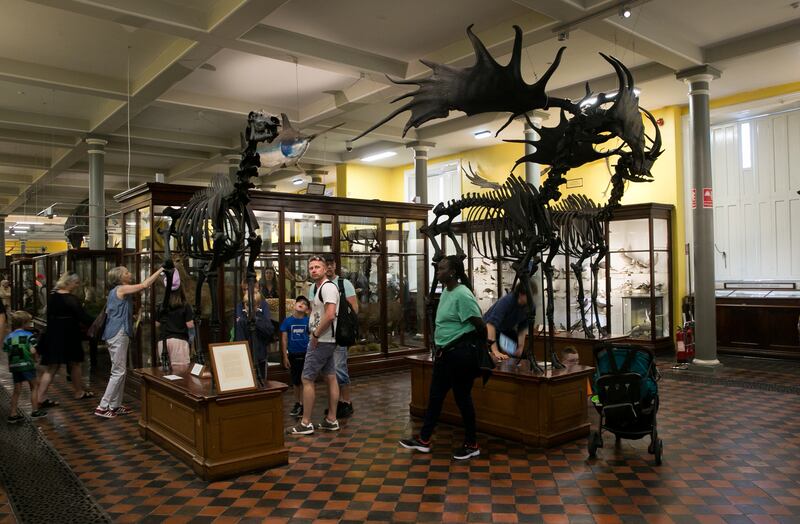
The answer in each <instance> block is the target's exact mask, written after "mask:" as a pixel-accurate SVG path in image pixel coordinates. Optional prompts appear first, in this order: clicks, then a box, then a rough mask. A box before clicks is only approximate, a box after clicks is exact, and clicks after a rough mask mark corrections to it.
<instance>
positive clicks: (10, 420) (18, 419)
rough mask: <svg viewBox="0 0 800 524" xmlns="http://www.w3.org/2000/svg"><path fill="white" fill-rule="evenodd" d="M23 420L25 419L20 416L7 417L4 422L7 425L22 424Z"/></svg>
mask: <svg viewBox="0 0 800 524" xmlns="http://www.w3.org/2000/svg"><path fill="white" fill-rule="evenodd" d="M23 420H25V417H23V416H22V415H9V416H8V417H7V418H6V422H8V423H9V424H16V423H17V422H22V421H23Z"/></svg>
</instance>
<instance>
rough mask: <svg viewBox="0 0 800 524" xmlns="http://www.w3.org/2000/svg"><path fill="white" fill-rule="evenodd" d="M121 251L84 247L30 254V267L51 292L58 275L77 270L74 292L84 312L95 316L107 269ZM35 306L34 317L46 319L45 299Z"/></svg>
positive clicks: (116, 262)
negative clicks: (31, 264) (77, 278)
mask: <svg viewBox="0 0 800 524" xmlns="http://www.w3.org/2000/svg"><path fill="white" fill-rule="evenodd" d="M121 255H122V252H121V250H119V249H113V248H110V249H106V250H92V249H87V248H80V249H68V250H66V251H59V252H57V253H50V254H48V255H43V256H38V257H34V259H33V261H34V268H35V270H36V272H37V274H40V271H41V274H42V275H44V277H45V278H44V279H43V280H44V281H45V282H47V286H46V288H47V291H48V292H49V291H51V290H52V289H53V288H54V287H55V284H56V282H57V281H58V279H59V277H60V276H61V275H62V274H63V273H64V272H66V271H71V272H74V273H77V274H78V276H79V277H80V279H81V285H80V287H78V289H76V290H75V291H74V294H75V295H76V296H77V297H78V298H79V299H80V301H81V303H82V304H83V307H84V308H85V309H86V312H87V313H88V314H89V315H91V316H96V315H97V314H99V313H100V311H102V309H103V306H105V303H106V294H107V292H108V289H107V288H106V278H107V275H108V272H109V270H111V268H113V267H115V266H118V265H119V264H120V263H121ZM46 298H47V297H46V296H45V297H44V303H43V305H40V307H39V308H38V309H37V312H36V315H35V317H36V320H37V321H38V322H41V323H44V322H45V321H46V319H47V311H46V306H47V301H46Z"/></svg>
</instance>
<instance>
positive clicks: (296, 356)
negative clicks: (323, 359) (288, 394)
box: [281, 295, 311, 417]
mask: <svg viewBox="0 0 800 524" xmlns="http://www.w3.org/2000/svg"><path fill="white" fill-rule="evenodd" d="M310 310H311V302H309V300H308V299H307V298H306V297H304V296H302V295H301V296H298V297H297V298H296V299H294V312H293V313H292V316H290V317H286V318H285V319H284V320H283V324H281V351H283V367H285V368H288V369H289V370H290V372H291V376H292V389H293V390H294V407H293V408H292V411H290V412H289V414H290V415H291V416H293V417H300V416H302V415H303V387H302V386H303V379H302V377H301V375H302V373H303V365H304V364H305V362H306V350H307V349H308V312H309V311H310Z"/></svg>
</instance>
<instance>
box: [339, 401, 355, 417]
mask: <svg viewBox="0 0 800 524" xmlns="http://www.w3.org/2000/svg"><path fill="white" fill-rule="evenodd" d="M352 414H353V403H352V402H339V405H338V406H336V418H347V417H349V416H350V415H352Z"/></svg>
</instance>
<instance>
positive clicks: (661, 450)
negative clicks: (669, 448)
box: [655, 439, 664, 466]
mask: <svg viewBox="0 0 800 524" xmlns="http://www.w3.org/2000/svg"><path fill="white" fill-rule="evenodd" d="M655 448H656V450H655V451H656V466H660V465H661V456H662V454H663V453H664V441H663V440H661V439H658V440H657V441H656V446H655Z"/></svg>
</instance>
